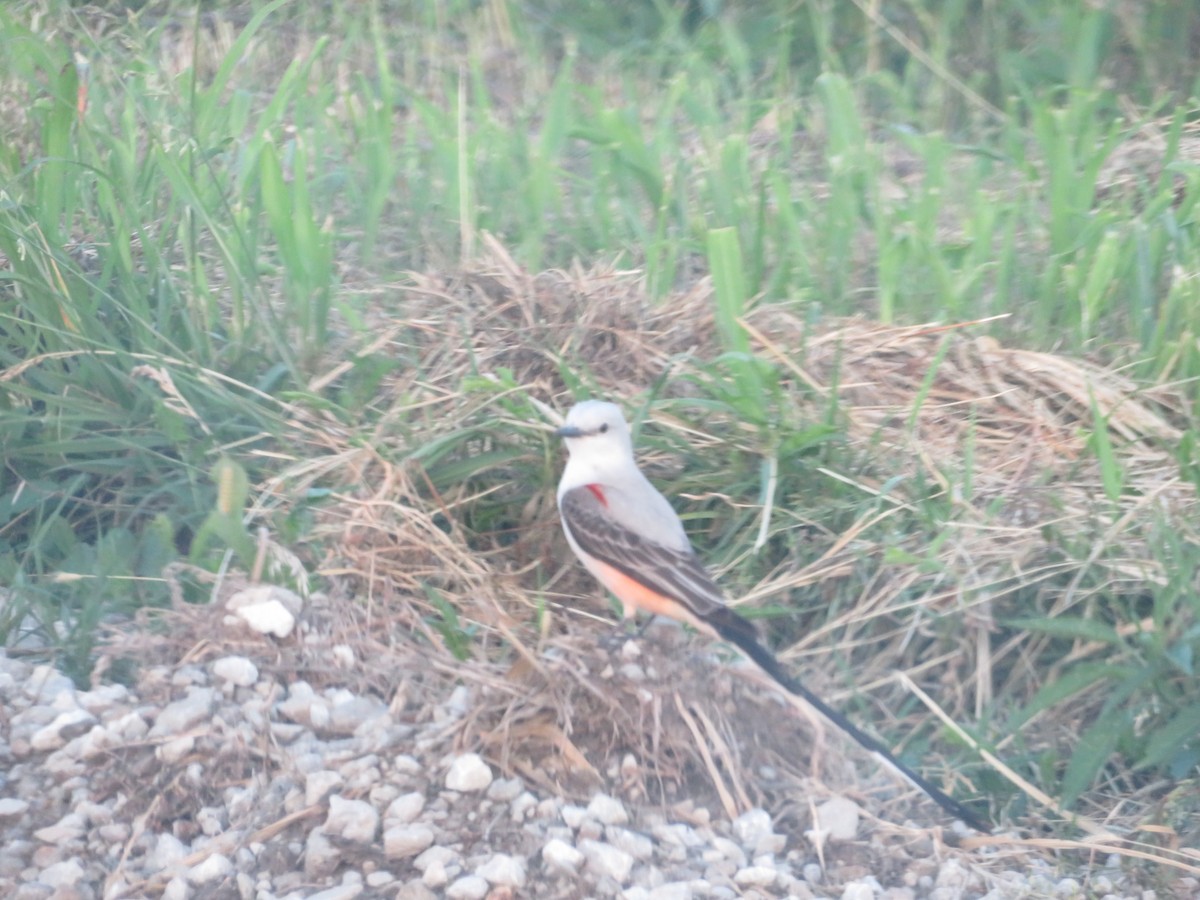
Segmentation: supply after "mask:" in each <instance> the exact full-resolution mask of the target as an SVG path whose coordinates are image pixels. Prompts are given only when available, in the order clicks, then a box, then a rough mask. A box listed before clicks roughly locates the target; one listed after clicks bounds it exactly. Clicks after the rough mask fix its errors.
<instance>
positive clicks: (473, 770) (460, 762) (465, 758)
mask: <svg viewBox="0 0 1200 900" xmlns="http://www.w3.org/2000/svg"><path fill="white" fill-rule="evenodd" d="M491 783H492V770H491V769H490V768H489V767H488V764H487V763H485V762H484V761H483V759H482V758H481V757H480V756H479V754H478V753H464V754H463V755H462V756H459V757H457V758H456V759H455V760H454V762H452V763H451V764H450V771H448V772H447V773H446V787H447V789H449V790H451V791H458V792H459V793H468V792H472V791H482V790H484V789H485V788H486V787H487V786H488V785H489V784H491Z"/></svg>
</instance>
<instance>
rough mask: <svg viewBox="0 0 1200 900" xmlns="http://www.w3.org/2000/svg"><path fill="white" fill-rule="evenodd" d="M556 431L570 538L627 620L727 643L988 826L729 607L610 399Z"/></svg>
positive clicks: (942, 799)
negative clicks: (680, 628)
mask: <svg viewBox="0 0 1200 900" xmlns="http://www.w3.org/2000/svg"><path fill="white" fill-rule="evenodd" d="M557 434H558V435H559V436H560V437H562V438H564V439H565V440H566V443H567V450H568V451H570V459H569V460H568V461H567V466H566V469H565V470H564V471H563V476H562V480H561V481H560V482H559V484H558V510H559V513H560V514H561V515H562V522H563V531H564V532H566V535H567V543H569V544H570V545H571V549H572V550H574V551H575V555H576V556H578V557H579V559H580V561H581V562H582V563H583V564H584V565H585V566H586V567H587V570H588V571H589V572H591V573H592V574H593V575H594V576H596V578H597V579H598V580H599V581H600V583H601V584H603V585H604V586H605V587H606V588H608V589H609V590H610V591H612V592H613V594H615V595H616V597H617V599H618V600H620V601H621V606H622V608H623V610H624V615H625V618H626V619H630V618H633V616H634V615H635V614H636V613H637V612H639V611H641V612H647V613H651V614H653V615H659V616H668V617H670V618H672V619H677V620H680V621H683V622H687V623H688V624H690V625H692V626H694V627H695V628H697V629H699V630H700V631H703V632H706V633H708V634H710V635H713V636H714V637H717V638H720V639H721V640H725V641H728V642H729V643H731V644H733V645H734V646H735V647H737V648H738V649H739V650H741V651H742V652H743V653H745V654H746V655H747V656H748V657H750V659H752V660H754V662H755V663H757V664H758V666H759V667H760V668H762V670H763V671H764V672H766V673H767V674H768V675H770V676H771V677H772V678H773V679H775V681H777V682H778V683H779V684H780V685H781V686H782V687H783V688H784V689H785V690H787V691H789V692H790V693H792V694H795V695H796V696H798V697H801V698H802V699H804V700H805V701H807V702H808V703H809V704H810V705H812V706H814V707H815V708H816V709H817V710H818V711H819V712H820V713H821V714H822V715H824V716H825V717H826V718H827V719H829V720H830V721H831V722H833V724H834V725H836V726H837V727H838V728H840V729H841V730H842V731H844V732H846V734H848V735H850V737H852V738H854V740H856V741H857V742H858V743H859V744H861V745H862V746H863V747H864V748H866V749H867V750H870V751H871V752H872V753H875V754H877V755H878V756H880V757H882V758H883V759H884V760H885V761H886V762H887V763H889V764H891V765H892V766H894V767H895V768H897V769H899V770H900V772H901V773H902V774H903V775H904V776H905V777H906V778H908V779H909V780H910V781H912V782H913V783H914V784H915V785H917V787H919V788H921V790H923V791H924V792H925V793H926V794H928V795H929V796H930V797H931V798H932V799H933V800H935V801H937V803H938V804H939V805H940V806H941V807H942V808H943V809H945V810H946V811H947V812H949V813H951V814H953V815H955V816H957V817H958V818H960V819H962V820H963V821H964V822H966V823H967V824H968V825H969V826H971V827H972V828H974V829H975V830H977V831H985V832H986V831H989V830H990V828H989V826H988V824H987V823H986V822H985V821H984V820H983V819H982V818H981V817H980V816H978V815H977V814H975V813H974V812H972V811H971V810H969V809H967V807H965V806H963V805H962V804H961V803H959V802H958V801H957V800H955V799H954V798H953V797H950V796H949V795H947V794H946V793H945V792H943V791H942V790H940V789H939V788H937V787H935V786H934V785H933V784H931V783H930V782H928V781H926V780H925V779H924V778H923V777H922V776H920V775H918V774H917V773H916V772H914V771H913V770H912V769H910V768H909V767H908V766H906V765H905V764H904V763H902V762H900V760H898V759H897V758H896V757H895V756H893V755H892V753H891V752H890V751H889V750H888V749H887V748H886V747H884V746H883V744H881V743H880V742H879V741H877V740H875V738H873V737H871V736H870V735H868V734H866V733H864V732H862V731H860V730H859V729H858V728H857V727H856V726H855V725H854V723H852V722H851V721H850V720H849V719H847V718H846V717H845V716H843V715H842V714H841V713H840V712H838V711H837V710H836V709H834V708H833V707H831V706H829V704H827V703H826V702H825V701H824V700H822V699H821V698H820V697H818V696H816V695H815V694H814V693H812V691H810V690H809V689H808V688H806V687H805V686H804V685H803V684H801V683H800V682H799V681H796V680H795V679H793V678H792V677H791V676H790V675H788V674H787V673H786V672H785V671H784V670H783V666H782V665H781V664H780V662H779V660H777V659H776V658H775V656H774V654H772V653H771V651H770V650H768V649H767V648H766V647H764V646H763V645H762V644H760V643H759V640H758V634H757V632H756V630H755V628H754V626H753V625H752V624H751V623H750V622H749V621H748V620H746V619H743V618H742V617H741V616H739V615H738V614H737V613H736V612H734V611H733V610H732V609H730V608H729V607H728V606H726V605H725V597H724V595H723V594H722V592H721V589H720V588H719V587H717V584H716V582H715V581H713V579H712V576H711V575H709V574H708V572H707V571H706V570H705V568H704V566H703V565H702V564H701V562H700V560H699V558H698V557H697V556H696V552H695V551H694V550H693V549H692V545H691V542H690V541H689V540H688V537H687V534H686V533H685V532H684V530H683V523H682V522H680V521H679V516H678V515H676V513H675V510H674V509H672V507H671V504H670V503H669V502H667V498H666V497H664V496H663V495H662V494H660V493H659V492H658V491H657V490H656V489H655V487H654V485H652V484H651V483H650V482H649V481H648V480H647V479H646V476H645V475H643V474H642V472H641V470H640V469H639V468H638V467H637V463H635V462H634V459H633V444H632V442H631V440H630V437H629V426H628V425H626V424H625V417H624V415H622V413H621V410H620V408H619V407H617V406H616V405H615V404H612V403H604V402H602V401H599V400H587V401H584V402H583V403H579V404H577V405H576V406H574V407H572V409H571V411H570V412H569V413H568V414H567V421H566V424H565V425H563V427H562V428H559V429H558V431H557Z"/></svg>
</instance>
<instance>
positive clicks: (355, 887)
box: [306, 884, 363, 900]
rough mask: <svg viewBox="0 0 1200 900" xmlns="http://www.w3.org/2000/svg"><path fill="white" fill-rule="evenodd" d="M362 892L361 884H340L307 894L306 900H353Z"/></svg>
mask: <svg viewBox="0 0 1200 900" xmlns="http://www.w3.org/2000/svg"><path fill="white" fill-rule="evenodd" d="M362 892H363V886H362V885H361V884H342V885H338V886H337V887H332V888H329V889H327V890H324V891H317V893H315V894H309V895H308V897H307V898H306V900H354V898H355V897H357V896H358V895H359V894H361V893H362Z"/></svg>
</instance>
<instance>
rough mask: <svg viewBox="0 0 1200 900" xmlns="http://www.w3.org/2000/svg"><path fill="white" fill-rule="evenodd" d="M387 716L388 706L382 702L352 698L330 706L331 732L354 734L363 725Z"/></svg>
mask: <svg viewBox="0 0 1200 900" xmlns="http://www.w3.org/2000/svg"><path fill="white" fill-rule="evenodd" d="M387 714H388V709H387V706H386V705H385V704H384V703H383V701H382V700H378V699H376V698H375V697H354V696H350V697H348V698H345V699H342V700H340V701H338V702H334V703H333V704H332V705H331V706H330V708H329V730H330V731H332V732H333V733H334V734H354V733H355V732H356V731H358V729H359V728H361V727H362V726H363V725H366V724H367V723H369V722H372V721H374V720H376V719H379V718H382V717H384V716H386V715H387Z"/></svg>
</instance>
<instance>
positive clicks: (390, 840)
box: [383, 824, 433, 859]
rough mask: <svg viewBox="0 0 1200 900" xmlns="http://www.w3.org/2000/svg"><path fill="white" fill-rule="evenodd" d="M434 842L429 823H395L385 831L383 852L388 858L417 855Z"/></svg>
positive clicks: (404, 857) (403, 857)
mask: <svg viewBox="0 0 1200 900" xmlns="http://www.w3.org/2000/svg"><path fill="white" fill-rule="evenodd" d="M432 844H433V829H432V828H430V827H429V826H428V825H420V824H418V825H394V826H392V827H391V828H389V829H388V830H387V831H385V832H384V833H383V852H384V853H385V854H387V857H388V859H406V858H408V857H410V856H416V855H417V854H418V853H422V852H424V851H425V850H427V849H428V848H429V847H430V846H431V845H432Z"/></svg>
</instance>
